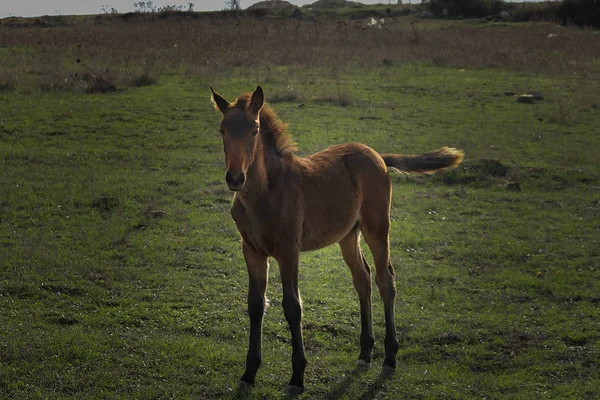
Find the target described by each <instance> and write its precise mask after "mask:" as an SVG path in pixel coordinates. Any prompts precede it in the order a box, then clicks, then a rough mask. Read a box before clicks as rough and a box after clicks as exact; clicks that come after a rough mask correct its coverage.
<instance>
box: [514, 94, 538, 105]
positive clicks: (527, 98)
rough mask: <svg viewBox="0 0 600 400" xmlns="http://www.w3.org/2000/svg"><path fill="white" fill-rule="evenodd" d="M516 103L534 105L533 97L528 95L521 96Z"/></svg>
mask: <svg viewBox="0 0 600 400" xmlns="http://www.w3.org/2000/svg"><path fill="white" fill-rule="evenodd" d="M517 101H518V102H519V103H527V104H533V103H535V97H533V96H532V95H530V94H522V95H520V96H519V97H517Z"/></svg>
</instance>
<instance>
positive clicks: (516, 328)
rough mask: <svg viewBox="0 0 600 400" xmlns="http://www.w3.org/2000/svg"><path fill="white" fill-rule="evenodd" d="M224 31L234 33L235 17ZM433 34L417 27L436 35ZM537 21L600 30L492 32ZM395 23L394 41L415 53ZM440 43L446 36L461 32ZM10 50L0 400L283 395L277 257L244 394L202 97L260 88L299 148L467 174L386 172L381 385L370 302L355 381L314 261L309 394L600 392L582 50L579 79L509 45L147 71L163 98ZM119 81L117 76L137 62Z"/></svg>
mask: <svg viewBox="0 0 600 400" xmlns="http://www.w3.org/2000/svg"><path fill="white" fill-rule="evenodd" d="M211 23H212V24H217V23H218V21H217V22H214V21H213V22H211ZM221 23H222V24H223V25H224V27H225V28H227V24H235V19H231V20H229V19H227V20H224V21H222V22H221ZM242 23H245V22H242ZM266 23H267V24H270V23H272V21H271V22H269V21H267V22H266ZM257 24H258V22H257ZM431 24H434V25H432V26H430V27H429V28H427V27H424V28H419V29H421V33H418V34H420V35H423V33H422V31H427V30H428V29H430V32H437V30H438V29H440V27H439V26H438V25H436V24H439V23H438V22H435V21H434V22H431ZM462 24H463V23H462V22H457V26H456V29H457V30H459V31H460V30H462V29H465V28H464V25H462ZM309 25H310V24H309ZM309 25H307V26H309ZM232 26H233V25H232ZM259 26H261V25H259ZM310 26H312V25H310ZM548 27H550V28H551V29H560V30H561V31H560V32H561V34H563V30H564V35H565V36H566V37H585V38H586V39H582V40H589V41H590V43H591V42H593V41H594V40H596V41H597V38H598V34H597V32H594V31H575V30H569V29H565V28H555V27H552V26H550V25H547V24H540V25H535V24H534V25H531V26H529V25H527V26H520V25H515V26H513V25H506V26H503V27H499V28H493V27H492V28H490V29H491V32H495V29H502V30H503V31H518V30H520V29H523V30H530V29H531V30H534V31H535V30H537V31H540V32H542V33H541V34H544V35H545V34H546V32H545V31H543V30H544V29H547V28H548ZM109 28H110V27H109ZM150 28H151V27H145V28H144V29H147V30H148V31H150V30H151V29H150ZM225 28H224V29H225ZM2 29H6V28H2ZM23 29H32V30H31V34H32V35H33V36H35V35H38V34H40V32H39V30H37V31H36V29H37V28H23ZM59 29H63V28H61V27H57V28H50V30H49V31H47V32H53V34H57V30H59ZM64 29H70V28H64ZM97 29H101V28H97ZM106 29H108V28H106ZM110 29H112V28H110ZM118 29H121V28H120V27H119V28H118ZM123 29H125V28H123ZM174 29H175V28H174ZM177 29H178V28H177ZM232 29H235V28H232ZM328 29H329V28H328ZM331 29H333V28H331ZM406 29H407V30H406V32H408V33H406V35H408V36H405V38H408V39H410V38H411V37H413V38H414V32H413V33H411V29H410V28H406ZM442 29H445V30H446V32H454V31H453V29H454V28H452V26H451V24H450V25H448V26H446V27H442ZM477 29H479V28H477ZM482 29H483V28H482ZM548 29H549V28H548ZM2 32H4V33H6V35H5V36H4V39H0V41H1V40H4V41H9V40H8V39H7V38H8V37H9V36H8V34H9V33H10V32H13V33H14V32H17V31H10V32H9V31H8V30H4V31H2ZM7 32H8V33H7ZM24 32H26V31H24ZM113 33H114V32H113ZM121 33H122V32H121V31H119V34H121ZM488 33H490V32H488ZM448 34H450V33H448ZM15 35H17V36H19V35H22V33H21V31H18V32H17V33H15ZM40 35H41V34H40ZM305 35H307V37H308V36H310V35H311V33H310V32H308V31H307V32H306V33H305ZM374 35H375V34H374ZM410 35H413V36H410ZM482 35H483V34H482ZM425 36H426V37H427V35H425ZM14 37H16V36H13V38H14ZM19 37H21V36H19ZM22 37H27V35H23V36H22ZM44 37H46V38H48V37H51V35H50V36H48V35H45V36H44ZM57 37H58V36H57ZM69 37H70V36H69ZM482 37H483V36H482ZM19 40H21V39H19ZM19 40H17V39H14V41H13V42H11V43H7V42H3V43H4V44H3V46H4V47H3V48H0V52H3V53H5V54H9V55H11V57H13V58H7V60H8V59H10V60H12V61H11V62H12V64H11V65H8V64H5V65H4V66H3V67H5V68H4V70H3V71H4V72H5V73H6V75H5V76H8V77H12V79H13V80H12V84H11V85H12V86H7V87H6V88H5V90H3V91H0V110H1V111H0V166H1V167H0V168H1V172H2V173H1V174H0V254H1V256H0V310H1V311H0V397H1V398H8V399H25V398H27V399H36V398H43V399H62V398H111V399H115V398H122V399H130V398H137V399H164V398H173V399H182V398H194V399H213V398H247V399H271V398H284V397H286V393H285V385H286V383H287V381H288V379H289V374H290V372H291V366H290V353H291V348H290V345H289V332H288V329H287V324H286V322H285V319H284V316H283V312H282V310H281V286H280V282H279V279H278V274H277V268H275V265H273V266H272V268H271V272H270V286H269V289H268V297H269V299H270V302H271V306H270V308H269V309H268V311H267V314H266V318H265V328H264V349H263V351H264V353H263V366H262V367H261V369H260V370H259V375H258V377H257V385H256V387H255V388H254V389H253V390H252V391H251V392H249V393H238V392H237V391H236V386H237V381H238V379H239V377H240V376H241V373H242V372H243V366H244V360H245V351H246V345H247V336H248V317H247V313H246V304H245V303H246V283H247V276H246V270H245V266H244V262H243V258H242V255H241V251H240V239H239V236H238V234H237V231H236V229H235V226H234V224H233V222H232V220H231V217H230V215H229V208H230V204H231V197H232V195H231V192H229V190H228V189H227V186H226V184H225V180H224V174H225V171H224V162H223V154H222V144H221V139H220V135H219V133H218V123H219V118H220V115H219V113H218V112H216V111H214V110H213V108H212V104H211V103H210V100H209V91H208V86H209V85H212V86H213V87H215V89H217V90H218V91H219V92H220V93H222V94H224V95H225V96H226V97H228V98H229V99H233V98H234V97H235V96H237V95H238V94H240V93H242V92H245V91H251V90H253V89H255V87H256V85H257V84H260V85H261V86H262V87H263V89H264V90H265V94H266V99H267V101H269V100H270V99H272V100H273V101H272V106H273V107H274V108H275V109H276V110H277V111H279V114H280V116H281V118H282V119H283V120H284V121H286V122H288V123H290V132H291V134H292V135H293V136H294V138H295V139H296V140H297V142H298V144H299V147H300V151H299V154H301V155H307V154H310V153H312V152H314V151H317V150H320V149H323V148H325V147H327V146H329V145H332V144H336V143H343V142H349V141H360V142H362V143H365V144H368V145H370V146H372V147H374V148H375V149H377V150H378V151H381V152H403V153H421V152H425V151H428V150H432V149H436V148H438V147H441V146H443V145H448V146H453V147H459V148H462V149H463V150H464V151H465V153H466V158H465V162H464V163H463V165H462V166H461V167H460V168H458V169H457V170H455V171H452V172H449V173H446V174H443V175H436V176H433V177H431V178H429V179H417V178H406V177H402V176H398V175H393V180H394V182H395V184H394V200H393V206H392V231H391V234H390V241H391V245H392V262H393V263H394V265H395V267H396V270H397V286H398V291H399V294H398V298H397V304H396V309H397V317H396V320H397V324H398V335H399V339H400V341H401V348H400V351H399V353H398V360H399V368H398V370H397V372H396V374H395V375H394V376H393V377H391V378H389V379H383V378H381V377H380V376H379V364H381V362H382V361H383V343H382V337H383V329H384V327H383V310H382V305H381V302H380V299H379V295H378V293H377V291H375V292H374V295H373V296H374V322H375V335H376V339H377V343H376V347H375V352H374V358H375V360H374V367H373V368H372V369H370V370H368V371H365V372H359V371H356V370H355V369H354V362H355V359H356V357H357V356H358V349H359V344H358V338H359V325H360V321H359V319H360V318H359V308H358V299H357V296H356V294H355V293H354V289H353V287H352V282H351V277H350V273H349V271H348V269H347V268H346V267H345V266H344V264H343V260H342V258H341V255H340V254H339V250H338V249H337V247H335V246H333V247H330V248H327V249H324V250H321V251H316V252H311V253H306V254H303V256H302V258H301V267H300V268H301V271H300V290H301V293H302V296H303V300H304V310H305V312H304V321H303V326H304V332H305V345H306V349H307V356H308V358H309V365H308V368H307V372H306V379H307V382H306V384H307V391H306V392H305V394H303V395H301V396H300V398H303V399H338V398H346V399H398V398H403V399H409V398H415V399H416V398H419V399H433V398H435V399H438V398H447V399H450V398H456V399H465V398H492V399H496V398H510V399H531V398H548V399H550V398H552V399H555V398H565V399H569V398H572V399H586V398H589V399H592V398H595V397H596V396H597V388H598V387H600V377H599V375H598V372H597V370H598V367H599V365H598V360H599V359H600V315H599V314H600V313H599V302H600V272H599V270H600V258H599V256H600V254H599V251H598V248H600V246H599V243H598V237H599V229H598V228H599V227H598V222H599V217H600V215H599V206H600V200H599V198H600V197H599V191H600V174H599V172H600V167H599V165H598V148H599V147H598V145H599V141H600V138H599V131H598V126H599V125H600V114H599V112H600V108H599V107H600V95H599V93H600V81H599V79H598V76H599V75H598V74H597V73H596V72H597V71H598V68H599V65H600V64H599V61H598V60H599V59H600V58H599V55H600V53H594V51H595V50H594V49H595V48H592V49H588V50H587V51H588V53H586V54H583V53H582V54H580V55H579V56H578V57H580V58H579V59H578V61H577V63H576V64H572V70H569V59H568V57H566V56H565V54H569V52H571V51H573V49H572V48H571V47H574V46H578V45H577V44H576V43H575V42H574V41H573V42H569V41H564V42H561V43H562V44H560V45H558V44H553V46H556V48H553V50H552V51H551V52H548V53H545V54H538V55H537V56H536V57H538V58H540V57H541V58H547V59H556V60H559V61H557V63H556V64H555V65H554V67H556V68H554V67H551V66H548V65H547V64H543V63H541V64H540V65H541V66H540V70H537V71H536V70H535V68H533V67H531V68H530V67H527V68H525V67H523V65H524V64H523V63H520V62H519V63H512V62H510V60H513V59H519V57H518V56H516V55H515V54H525V53H521V51H523V49H522V48H518V49H517V51H516V52H515V53H510V52H509V50H503V51H504V52H508V53H507V56H506V57H499V58H498V59H499V60H500V61H501V62H504V61H502V60H508V61H506V64H505V65H496V68H492V66H490V65H487V64H486V63H487V61H483V62H482V64H477V65H476V68H475V67H473V68H469V67H468V65H458V66H455V65H457V63H455V62H453V61H452V60H450V59H449V57H450V56H447V57H446V60H447V61H448V62H436V61H435V60H432V58H431V56H430V55H429V53H428V52H427V51H426V48H422V49H421V50H419V52H422V53H423V54H424V55H423V56H422V57H421V58H422V60H421V61H419V57H420V56H418V55H414V54H413V56H411V57H415V59H404V58H403V56H402V55H399V56H398V57H396V58H395V57H393V54H392V55H386V59H387V57H389V58H390V60H392V61H391V62H389V63H382V62H381V60H375V61H374V62H372V63H370V64H369V63H361V62H355V63H348V64H338V65H332V64H336V63H335V62H333V63H332V61H331V60H338V59H339V57H341V56H342V55H343V54H341V55H340V54H337V53H334V54H332V56H331V57H332V58H330V59H327V60H323V62H322V63H319V62H318V60H310V62H309V63H308V64H306V65H304V64H302V63H300V62H299V61H291V62H289V63H288V62H286V63H282V64H277V63H273V65H269V63H267V62H266V61H265V60H261V61H260V62H259V63H258V65H256V66H252V65H249V64H248V63H249V61H248V60H247V59H240V64H241V65H237V66H224V65H223V64H219V65H218V66H217V67H206V66H204V67H202V68H198V67H197V66H194V65H192V64H189V65H188V64H186V63H185V62H184V61H181V63H180V64H178V65H172V66H165V65H163V64H161V63H158V64H156V65H159V66H160V68H159V67H156V69H153V70H152V71H151V72H152V74H153V77H154V78H155V79H156V80H157V82H156V83H155V84H151V85H148V86H140V87H136V86H129V87H127V88H125V87H126V85H125V84H122V85H117V86H118V90H117V91H115V92H112V93H86V91H85V90H84V89H82V86H79V85H65V86H55V87H54V88H49V87H48V86H44V85H40V84H39V81H38V78H39V76H40V75H36V73H37V72H39V71H38V70H37V69H39V70H40V71H41V69H43V68H45V67H48V65H45V66H42V65H37V64H36V65H34V66H33V67H31V68H30V70H27V69H26V68H24V66H25V65H26V64H27V62H28V60H29V61H30V60H41V59H43V57H50V56H51V57H52V59H53V60H55V61H57V62H58V61H60V60H63V61H64V60H70V59H71V58H73V57H74V56H76V55H77V54H76V51H75V50H73V49H74V47H73V46H75V45H73V46H68V45H66V44H64V43H63V44H64V46H63V45H58V44H60V43H58V42H55V43H58V44H57V46H56V49H55V52H54V53H53V54H49V53H48V51H47V50H45V52H44V51H42V50H40V48H38V47H36V45H35V44H28V43H27V42H26V40H25V39H23V40H25V42H23V41H21V42H20V41H19ZM27 40H29V39H27ZM56 40H58V39H56ZM65 40H66V39H65ZM474 40H478V39H477V37H475V39H474ZM487 40H489V41H490V42H491V41H493V39H492V37H488V39H487ZM536 40H537V39H536ZM283 41H284V42H285V40H283ZM307 41H309V40H308V39H307ZM65 43H67V42H66V41H65ZM102 43H106V42H102ZM354 44H355V45H356V46H357V49H360V46H369V42H368V41H365V42H364V43H363V42H360V43H358V42H356V43H354ZM359 45H360V46H359ZM418 46H420V45H418ZM526 47H527V44H523V48H526ZM166 48H167V45H165V49H166ZM169 48H171V47H169ZM506 49H508V47H506ZM396 50H398V49H396ZM563 50H564V52H561V51H563ZM165 51H167V50H165ZM169 51H171V50H169ZM253 51H255V50H252V51H250V53H252V52H253ZM277 51H280V50H277ZM301 51H306V49H305V48H302V49H301ZM340 51H342V52H344V51H349V50H348V48H344V49H342V50H340ZM356 51H358V50H356ZM117 53H118V52H117V51H116V50H115V51H114V54H117ZM292 53H293V52H292ZM391 53H393V51H392V50H390V54H391ZM450 53H451V52H448V54H450ZM61 54H62V56H61ZM102 54H113V53H110V52H107V53H102ZM415 54H416V52H415ZM425 54H427V55H426V56H425ZM15 55H18V56H15ZM146 56H147V54H146V53H144V54H143V55H140V59H142V58H145V57H146ZM221 56H222V55H220V56H216V57H221ZM300 56H301V55H298V54H295V53H294V54H290V55H289V58H290V59H295V58H294V57H298V60H299V59H300ZM15 57H16V58H15ZM61 57H64V58H61ZM97 57H98V58H101V57H100V56H97ZM198 57H200V56H198ZM222 57H225V59H226V58H227V57H231V55H230V54H226V55H225V56H222ZM486 57H488V58H489V57H492V56H491V55H486V54H482V55H480V59H481V60H487V59H488V58H486ZM190 59H191V60H196V59H195V58H193V57H191V58H190ZM490 59H491V58H490ZM138 61H139V60H138ZM59 64H60V63H58V64H52V68H53V69H52V71H53V73H54V74H55V75H52V74H48V75H44V76H67V75H69V74H71V73H72V69H71V68H72V66H71V64H68V63H66V62H65V64H64V68H62V69H61V68H59V67H58V66H57V65H59ZM132 64H135V63H133V62H132ZM440 64H441V65H440ZM484 64H485V65H484ZM136 65H137V66H139V65H141V64H136ZM186 65H187V67H186ZM486 65H487V66H486ZM136 68H138V67H136ZM138 69H139V70H143V69H144V68H143V67H139V68H138ZM138 69H136V71H138ZM119 71H120V72H119V73H122V74H124V75H119V76H117V78H118V79H117V80H116V82H118V83H119V82H125V81H126V79H125V78H126V77H127V75H126V73H128V72H129V73H130V72H131V71H132V70H131V69H127V68H125V67H123V68H122V69H120V70H119ZM123 71H125V72H123ZM136 74H137V72H136ZM39 79H41V78H39ZM59 81H60V80H59ZM528 90H539V91H542V92H543V94H544V100H542V101H540V102H538V103H536V104H521V103H518V102H517V101H516V98H515V97H514V96H511V95H507V94H506V92H515V93H519V94H520V93H525V92H527V91H528ZM342 105H343V106H342ZM365 250H366V248H365ZM272 264H274V262H272ZM371 265H372V263H371Z"/></svg>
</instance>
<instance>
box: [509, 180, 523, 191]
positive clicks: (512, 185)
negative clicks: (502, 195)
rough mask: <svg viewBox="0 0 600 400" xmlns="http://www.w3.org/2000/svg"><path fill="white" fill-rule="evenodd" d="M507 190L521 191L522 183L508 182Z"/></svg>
mask: <svg viewBox="0 0 600 400" xmlns="http://www.w3.org/2000/svg"><path fill="white" fill-rule="evenodd" d="M506 190H508V191H509V192H520V191H521V184H520V183H519V182H508V183H507V184H506Z"/></svg>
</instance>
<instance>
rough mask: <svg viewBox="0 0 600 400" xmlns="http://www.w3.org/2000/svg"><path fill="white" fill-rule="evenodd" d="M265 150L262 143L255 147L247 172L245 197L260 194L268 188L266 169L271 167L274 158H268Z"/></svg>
mask: <svg viewBox="0 0 600 400" xmlns="http://www.w3.org/2000/svg"><path fill="white" fill-rule="evenodd" d="M266 152H267V150H265V149H264V147H263V145H261V146H259V147H258V148H257V149H256V154H255V155H254V160H253V162H252V164H251V165H250V167H249V168H248V172H247V179H248V181H247V183H246V186H247V190H245V193H244V194H245V195H246V196H247V197H255V196H260V195H261V194H263V193H264V192H266V191H267V190H268V188H269V174H268V170H269V168H273V163H274V162H276V160H270V158H271V157H270V156H269V155H268V154H267V153H266Z"/></svg>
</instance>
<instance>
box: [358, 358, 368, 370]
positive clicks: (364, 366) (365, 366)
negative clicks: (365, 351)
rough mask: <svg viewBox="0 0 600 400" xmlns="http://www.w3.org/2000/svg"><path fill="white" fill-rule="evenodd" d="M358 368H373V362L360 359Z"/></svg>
mask: <svg viewBox="0 0 600 400" xmlns="http://www.w3.org/2000/svg"><path fill="white" fill-rule="evenodd" d="M356 368H358V369H361V370H363V369H369V368H371V363H370V362H366V361H365V360H361V359H358V360H356Z"/></svg>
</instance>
